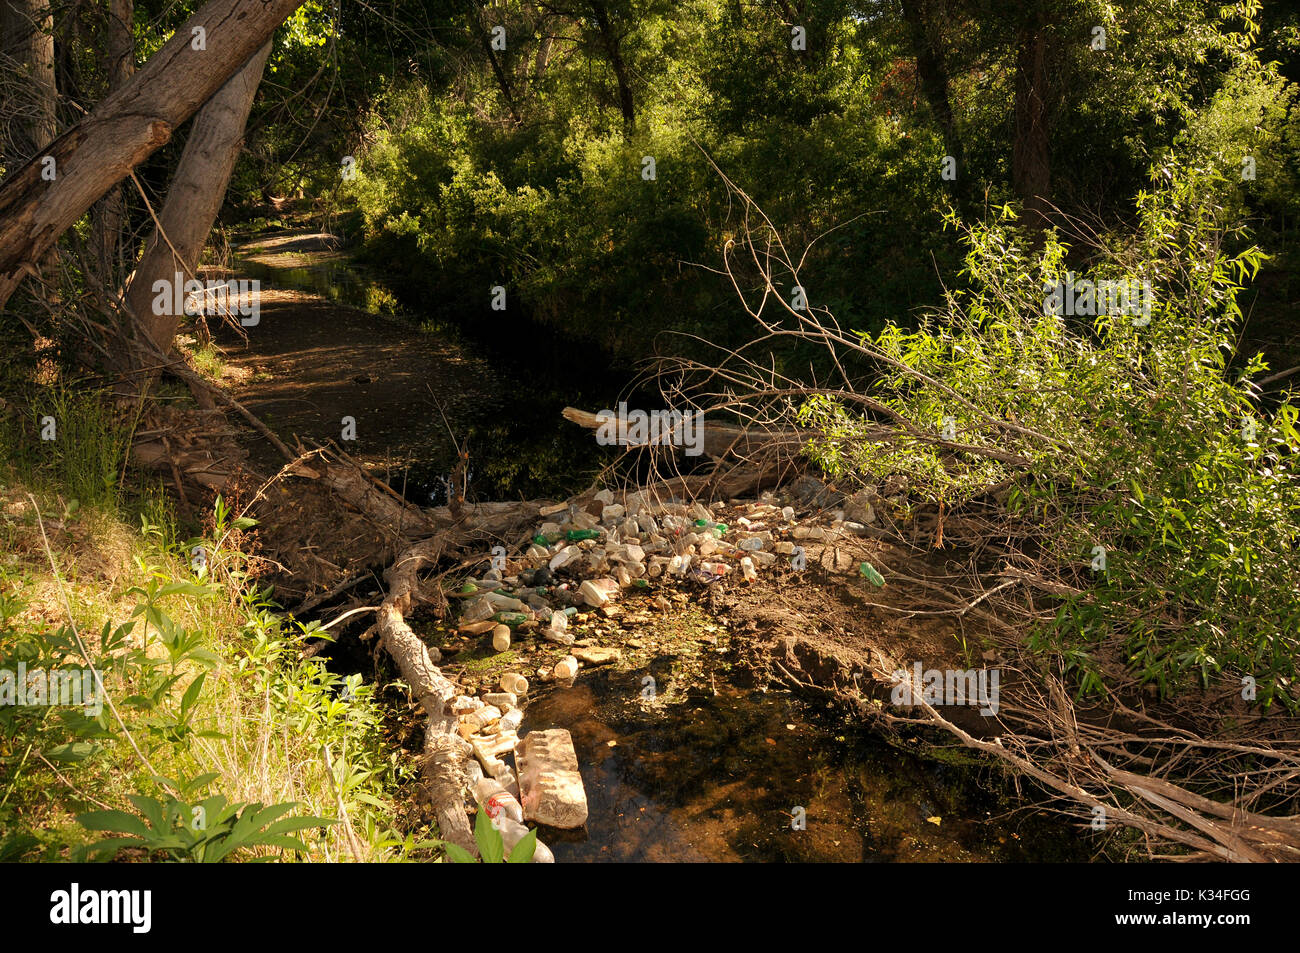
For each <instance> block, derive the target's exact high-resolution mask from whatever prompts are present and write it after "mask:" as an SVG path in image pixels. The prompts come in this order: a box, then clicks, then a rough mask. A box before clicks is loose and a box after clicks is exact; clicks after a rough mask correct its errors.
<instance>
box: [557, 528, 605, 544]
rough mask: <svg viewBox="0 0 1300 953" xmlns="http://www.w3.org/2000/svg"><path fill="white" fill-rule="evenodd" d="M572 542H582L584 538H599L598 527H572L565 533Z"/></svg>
mask: <svg viewBox="0 0 1300 953" xmlns="http://www.w3.org/2000/svg"><path fill="white" fill-rule="evenodd" d="M565 536H566V538H567V539H568V540H569V542H571V543H580V542H582V540H584V539H597V538H599V536H600V530H598V529H571V530H569V531H568V532H567V533H566V534H565Z"/></svg>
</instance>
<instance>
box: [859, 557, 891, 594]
mask: <svg viewBox="0 0 1300 953" xmlns="http://www.w3.org/2000/svg"><path fill="white" fill-rule="evenodd" d="M858 573H859V574H860V575H861V576H863V577H865V578H866V579H867V581H868V582H870V583H871V584H872V585H873V586H875V587H876V588H877V589H879V588H880V587H882V586H884V584H885V577H884V576H882V575H881V574H880V573H878V572H876V567H875V566H873V565H871V563H861V564H860V565H859V566H858Z"/></svg>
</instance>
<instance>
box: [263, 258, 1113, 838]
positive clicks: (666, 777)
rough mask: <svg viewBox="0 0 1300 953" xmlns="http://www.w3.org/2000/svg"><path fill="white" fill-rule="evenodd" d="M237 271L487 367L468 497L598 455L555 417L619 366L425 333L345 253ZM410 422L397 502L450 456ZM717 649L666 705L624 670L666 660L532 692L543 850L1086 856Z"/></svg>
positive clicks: (471, 425)
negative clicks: (555, 763) (548, 823)
mask: <svg viewBox="0 0 1300 953" xmlns="http://www.w3.org/2000/svg"><path fill="white" fill-rule="evenodd" d="M241 272H242V274H243V276H246V277H253V278H258V279H260V280H261V281H262V282H263V285H264V287H268V288H274V287H287V288H293V289H297V290H303V291H310V292H314V293H317V294H319V295H321V296H322V297H323V298H325V299H326V300H328V301H329V302H331V303H333V304H336V305H342V306H346V307H350V308H356V309H358V310H359V311H364V312H367V313H369V314H371V315H375V316H377V318H376V320H379V319H383V320H397V321H400V322H404V323H405V326H406V327H408V328H409V332H410V334H411V336H412V340H417V339H419V338H421V337H423V336H425V335H430V334H432V335H436V336H437V338H438V340H439V346H440V347H441V348H443V349H444V353H445V354H446V358H445V359H446V360H447V361H448V362H449V364H450V363H458V362H460V361H464V360H474V361H480V362H484V363H487V364H489V365H490V366H491V374H490V376H485V377H483V380H482V381H481V383H485V384H486V390H487V391H491V393H486V392H483V393H480V392H475V393H474V394H473V395H469V396H472V398H473V399H466V400H463V401H461V402H459V403H457V402H456V401H454V400H453V399H452V398H453V397H454V396H455V395H450V394H448V395H444V396H445V397H446V401H445V403H446V405H447V406H448V407H450V408H451V409H452V415H453V417H454V418H455V419H453V420H452V421H451V423H452V425H453V428H454V430H455V431H456V433H457V434H459V435H461V438H462V440H463V442H464V443H467V444H468V446H469V448H470V449H471V459H472V461H473V462H472V464H471V479H470V494H469V495H470V498H473V497H475V496H477V497H478V498H480V499H506V498H511V497H526V496H541V495H551V496H557V497H558V496H564V495H567V494H569V493H571V492H574V491H576V490H579V489H582V488H584V487H586V486H587V485H589V484H590V482H591V477H592V476H593V475H594V474H595V473H596V472H597V471H598V469H599V468H600V467H601V466H602V465H604V464H606V463H608V462H609V461H610V460H611V459H612V457H611V455H610V454H609V453H608V452H607V451H604V450H602V448H599V447H597V446H596V445H595V442H594V440H593V439H592V435H591V433H590V432H589V431H585V430H581V429H580V428H578V427H576V426H574V425H572V424H569V423H567V422H566V421H564V420H562V418H561V417H560V410H561V409H562V408H563V407H564V406H566V405H572V406H576V407H581V408H583V409H588V410H599V409H601V408H604V407H611V406H614V405H615V404H616V402H617V401H618V400H619V399H626V398H627V396H628V395H627V393H626V391H625V390H624V389H623V386H624V385H623V382H625V381H626V379H627V376H626V373H622V374H620V373H618V372H615V371H613V370H612V369H610V368H607V367H605V366H604V365H603V364H601V363H600V361H599V359H598V358H596V357H593V356H592V355H591V354H581V353H575V352H574V350H573V349H572V348H571V347H570V346H567V345H565V346H557V345H556V344H555V343H554V342H549V343H548V341H547V339H546V338H545V336H544V335H542V336H541V337H537V336H532V337H523V338H519V339H516V340H503V339H499V338H498V339H496V340H485V339H484V338H483V337H482V336H481V335H480V336H475V335H474V334H472V333H468V332H467V330H466V329H464V328H454V327H445V326H437V327H431V326H429V325H428V324H427V323H426V322H424V321H422V319H421V316H420V314H419V311H418V309H412V308H408V309H403V308H402V307H400V306H399V305H398V304H397V300H398V298H397V295H396V294H395V293H394V292H393V290H392V289H391V287H390V286H388V285H387V284H386V283H385V282H383V281H382V280H381V279H380V278H378V277H377V276H375V275H374V274H373V273H368V272H366V271H365V270H364V269H361V268H359V267H357V266H355V265H352V264H350V263H348V262H346V261H339V260H331V259H329V258H328V257H326V258H325V260H321V261H318V262H312V263H310V264H308V265H307V266H296V265H295V266H293V267H286V268H277V267H270V266H267V265H265V264H257V263H254V262H248V261H245V262H242V263H241ZM489 337H490V336H489ZM429 374H430V376H431V377H439V369H438V368H430V369H429ZM442 376H443V377H449V376H450V375H447V374H444V375H442ZM461 396H466V395H461ZM642 399H643V400H646V399H648V398H647V397H646V396H645V395H642ZM643 406H649V407H653V406H656V404H655V403H653V402H650V403H645V404H643ZM411 429H412V428H410V427H409V426H408V427H405V428H403V430H404V431H410V430H411ZM417 429H418V428H417ZM418 432H419V433H421V434H422V435H423V436H421V438H420V440H418V441H417V442H416V443H414V444H412V445H410V446H402V447H394V448H392V449H394V450H396V451H400V452H401V453H402V454H405V455H406V456H407V458H408V459H409V458H411V457H414V458H416V460H417V462H416V463H415V464H414V465H411V466H408V467H405V468H403V470H402V472H401V474H400V476H398V477H396V478H394V479H393V480H392V482H393V485H394V486H395V487H396V488H397V489H399V490H402V491H404V492H405V493H406V494H407V496H408V497H409V498H411V499H413V500H416V501H418V502H422V503H440V502H442V501H443V500H444V499H445V484H444V482H443V480H444V478H445V477H446V475H447V474H448V473H449V472H450V470H451V468H452V466H453V465H454V462H455V449H454V447H453V446H452V445H451V444H450V442H449V441H447V440H445V439H441V440H440V439H439V436H438V434H439V431H438V430H437V428H425V429H422V430H418ZM722 657H723V650H722V649H717V650H715V651H714V654H713V655H712V656H711V662H710V663H708V664H706V665H705V668H704V671H703V672H701V673H698V674H697V675H696V676H694V677H693V678H692V684H690V685H688V686H686V687H685V688H684V689H683V690H682V691H680V692H673V693H671V694H670V695H669V696H668V697H667V698H665V697H660V698H657V699H647V698H645V697H643V691H644V685H643V682H642V679H643V678H644V677H645V675H647V674H650V673H652V672H653V674H654V676H655V678H656V679H657V680H658V682H659V684H660V685H666V684H668V683H669V682H670V681H671V678H672V676H671V674H670V671H669V666H670V660H669V659H668V658H667V657H665V658H663V659H660V662H661V663H662V667H661V668H660V667H655V666H654V665H652V666H651V667H649V668H646V669H644V670H632V671H616V670H614V669H611V668H588V669H584V670H583V671H582V673H581V675H580V676H579V678H578V679H577V681H576V682H575V683H574V684H573V685H572V686H571V687H568V688H560V687H545V686H538V688H537V689H536V690H535V691H534V695H533V696H532V697H531V698H530V701H529V705H528V708H527V711H526V718H525V720H524V723H523V727H522V729H521V732H520V733H521V734H523V733H524V732H526V731H528V730H533V729H541V728H551V727H563V728H567V729H569V731H570V732H571V733H572V735H573V740H574V745H575V747H576V750H577V754H578V761H579V764H580V766H581V770H582V775H583V781H584V784H585V787H586V792H587V798H588V806H589V810H590V814H589V819H588V823H587V825H586V827H585V828H584V829H583V830H580V831H555V830H547V829H543V831H542V839H543V840H544V841H545V842H546V843H547V844H548V845H550V847H551V849H552V850H553V852H554V854H555V856H556V859H557V860H559V861H603V860H611V861H848V862H864V861H866V862H880V861H895V862H904V861H998V860H1007V861H1019V860H1086V859H1088V857H1089V855H1090V854H1091V852H1092V851H1093V850H1094V849H1095V846H1096V844H1095V840H1094V839H1092V838H1091V837H1089V836H1087V835H1086V834H1084V833H1081V832H1080V831H1079V830H1078V829H1077V828H1075V827H1074V826H1073V825H1070V824H1067V823H1066V822H1063V821H1062V820H1060V819H1059V818H1050V817H1047V816H1044V815H1042V814H1040V813H1038V812H1032V811H1027V810H1024V809H1023V805H1022V804H1021V803H1020V802H1019V801H1017V800H1016V799H1015V798H1014V797H1013V796H1012V795H1011V794H1010V793H1009V792H1010V790H1011V789H1010V788H1009V785H1008V782H1007V781H1006V780H1005V779H1004V778H1001V777H999V776H997V775H996V774H994V773H993V769H992V768H990V767H988V766H980V765H977V764H974V763H972V762H970V761H969V760H968V759H963V758H958V759H955V761H956V762H957V763H948V762H947V761H945V760H936V759H935V758H933V757H922V756H921V755H919V754H917V753H915V752H913V751H911V750H906V748H905V747H900V746H896V745H891V744H889V743H887V742H886V741H884V740H882V738H881V737H880V736H878V735H875V734H873V733H871V732H870V731H868V730H866V729H865V728H863V727H861V726H854V725H845V724H844V723H843V721H842V718H839V717H836V716H833V715H832V714H830V713H828V712H826V711H825V710H818V709H816V708H813V707H812V706H811V705H810V704H809V703H808V702H805V701H803V700H801V699H799V698H797V697H796V696H794V695H792V694H789V693H787V692H784V691H770V692H766V693H764V692H760V691H754V690H751V689H748V688H745V687H741V686H739V685H736V684H733V682H732V681H731V677H730V675H729V671H730V669H729V667H728V666H727V665H724V664H721V663H722ZM797 818H801V819H802V820H803V822H804V823H803V829H795V826H794V822H795V821H796V819H797ZM936 820H937V823H936V822H935V821H936Z"/></svg>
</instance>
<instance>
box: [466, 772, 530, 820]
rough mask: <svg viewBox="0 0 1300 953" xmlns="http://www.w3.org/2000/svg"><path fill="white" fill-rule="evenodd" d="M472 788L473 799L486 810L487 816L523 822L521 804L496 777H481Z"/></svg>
mask: <svg viewBox="0 0 1300 953" xmlns="http://www.w3.org/2000/svg"><path fill="white" fill-rule="evenodd" d="M473 790H474V800H476V801H478V803H479V806H480V807H481V808H483V810H485V811H487V815H488V817H491V818H493V819H496V818H497V817H502V816H504V817H508V818H510V819H511V820H512V821H514V822H516V823H518V824H522V823H523V822H524V808H523V805H521V804H520V803H519V802H518V801H517V800H516V799H515V796H514V795H513V794H511V793H510V792H509V791H507V790H506V788H505V786H504V785H502V783H501V782H500V781H498V780H496V778H483V779H482V780H480V781H476V782H475V783H474V787H473Z"/></svg>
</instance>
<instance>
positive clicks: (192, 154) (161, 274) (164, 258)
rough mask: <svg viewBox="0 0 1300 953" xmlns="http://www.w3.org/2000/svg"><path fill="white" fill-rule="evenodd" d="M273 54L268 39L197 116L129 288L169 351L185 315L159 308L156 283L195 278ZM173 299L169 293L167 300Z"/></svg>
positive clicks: (140, 315) (145, 324)
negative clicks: (156, 306)
mask: <svg viewBox="0 0 1300 953" xmlns="http://www.w3.org/2000/svg"><path fill="white" fill-rule="evenodd" d="M270 53H271V44H270V42H269V41H268V42H267V43H266V45H265V46H263V47H262V48H261V49H260V50H258V51H257V52H256V53H254V54H253V55H252V56H251V57H250V58H249V60H248V62H247V63H245V64H244V66H243V68H242V69H241V70H240V71H239V72H238V73H236V74H235V75H234V76H232V77H230V79H229V80H227V81H226V85H224V86H222V87H221V89H219V90H217V92H216V94H215V95H214V96H213V97H212V98H211V99H209V100H208V101H207V103H206V104H205V105H204V106H203V108H202V109H201V110H199V113H198V115H197V116H196V117H195V118H194V126H193V128H192V129H191V130H190V136H189V139H188V140H186V142H185V151H184V152H182V153H181V161H180V164H179V165H178V166H177V167H176V174H175V175H174V176H173V177H172V182H171V185H170V187H168V189H167V200H166V202H164V203H163V208H162V212H161V213H160V214H159V215H158V221H159V223H160V224H161V225H162V229H161V232H160V231H159V229H157V228H155V229H154V233H153V235H152V236H151V237H150V239H149V242H148V244H147V245H146V246H145V250H144V254H143V255H142V256H141V257H140V263H139V264H138V265H137V266H136V269H135V277H134V278H132V280H131V286H130V288H129V289H128V290H127V293H126V304H127V308H128V309H129V310H130V312H131V313H132V315H134V316H135V319H136V322H137V325H136V326H137V327H138V328H140V329H141V330H143V331H144V332H145V333H146V334H148V335H149V338H150V339H151V340H152V341H153V343H154V345H155V346H156V347H157V348H158V350H159V351H161V352H163V353H164V354H166V353H168V352H169V351H170V350H171V346H172V338H173V337H174V336H175V334H176V328H177V325H178V324H179V323H180V317H181V316H180V315H179V314H170V313H164V314H155V313H154V309H153V307H152V303H153V300H154V297H155V295H154V291H153V287H154V282H156V281H159V280H164V281H167V282H168V286H169V287H170V283H171V282H172V281H173V280H174V276H175V275H176V274H177V273H178V272H179V273H180V274H181V275H182V280H186V279H189V278H192V277H194V271H195V269H196V268H197V266H198V260H199V255H200V254H201V253H202V252H203V245H204V243H205V242H206V241H207V239H208V233H209V232H210V231H211V230H212V223H213V222H214V221H216V218H217V213H218V212H219V211H221V203H222V202H223V201H224V200H225V197H226V186H227V185H228V184H229V182H230V174H231V173H232V172H233V171H234V168H235V161H236V160H237V159H238V158H239V151H240V149H241V148H243V145H244V125H245V123H247V122H248V113H249V110H251V109H252V107H253V97H254V96H255V95H256V94H257V87H258V84H260V83H261V81H262V68H263V67H264V66H265V65H266V58H267V57H268V56H269V55H270ZM177 256H179V257H177ZM171 298H172V295H171V294H169V295H168V299H169V300H170V299H171ZM170 310H172V309H170V308H168V309H167V311H170Z"/></svg>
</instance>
